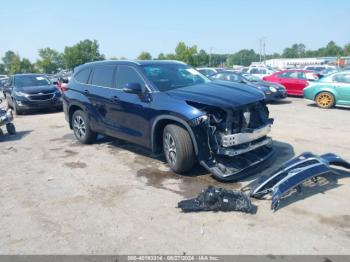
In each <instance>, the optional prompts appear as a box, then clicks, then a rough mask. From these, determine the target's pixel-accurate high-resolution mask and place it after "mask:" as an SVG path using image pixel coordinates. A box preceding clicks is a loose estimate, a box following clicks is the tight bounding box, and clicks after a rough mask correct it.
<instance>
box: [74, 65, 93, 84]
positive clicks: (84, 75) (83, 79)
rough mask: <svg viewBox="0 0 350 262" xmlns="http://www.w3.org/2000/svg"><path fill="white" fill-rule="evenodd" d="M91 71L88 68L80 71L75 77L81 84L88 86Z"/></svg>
mask: <svg viewBox="0 0 350 262" xmlns="http://www.w3.org/2000/svg"><path fill="white" fill-rule="evenodd" d="M90 71H91V69H90V68H86V69H83V70H81V71H79V72H78V73H76V74H75V76H74V78H75V80H77V81H78V82H80V83H83V84H86V83H87V81H88V79H89V75H90Z"/></svg>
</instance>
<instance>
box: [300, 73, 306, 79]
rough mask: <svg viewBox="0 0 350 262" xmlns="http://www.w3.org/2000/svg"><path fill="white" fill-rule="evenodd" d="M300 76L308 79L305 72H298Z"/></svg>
mask: <svg viewBox="0 0 350 262" xmlns="http://www.w3.org/2000/svg"><path fill="white" fill-rule="evenodd" d="M298 78H299V79H306V75H305V73H303V72H298Z"/></svg>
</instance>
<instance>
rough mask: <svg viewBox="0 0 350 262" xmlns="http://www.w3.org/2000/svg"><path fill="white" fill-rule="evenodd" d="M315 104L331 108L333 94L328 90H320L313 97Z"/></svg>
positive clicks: (333, 100) (333, 102)
mask: <svg viewBox="0 0 350 262" xmlns="http://www.w3.org/2000/svg"><path fill="white" fill-rule="evenodd" d="M315 101H316V104H317V106H318V107H320V108H325V109H328V108H332V107H333V106H334V104H335V98H334V96H333V95H332V94H331V93H329V92H321V93H319V94H318V95H317V96H316V98H315Z"/></svg>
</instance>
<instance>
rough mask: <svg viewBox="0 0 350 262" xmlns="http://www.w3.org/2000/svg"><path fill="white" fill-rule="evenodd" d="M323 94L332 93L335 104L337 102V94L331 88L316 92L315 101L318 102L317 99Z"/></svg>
mask: <svg viewBox="0 0 350 262" xmlns="http://www.w3.org/2000/svg"><path fill="white" fill-rule="evenodd" d="M322 92H328V93H330V94H331V95H332V96H333V97H334V102H335V103H336V102H337V92H336V91H335V90H333V89H331V88H320V89H319V90H317V91H316V92H315V95H314V98H313V100H314V101H316V97H317V96H318V95H319V94H320V93H322Z"/></svg>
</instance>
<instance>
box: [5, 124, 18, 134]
mask: <svg viewBox="0 0 350 262" xmlns="http://www.w3.org/2000/svg"><path fill="white" fill-rule="evenodd" d="M6 130H7V133H9V134H10V135H15V134H16V127H15V125H14V124H13V123H8V124H6Z"/></svg>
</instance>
